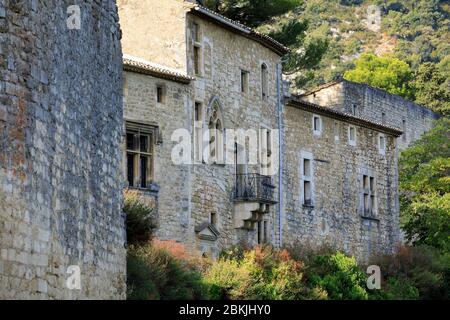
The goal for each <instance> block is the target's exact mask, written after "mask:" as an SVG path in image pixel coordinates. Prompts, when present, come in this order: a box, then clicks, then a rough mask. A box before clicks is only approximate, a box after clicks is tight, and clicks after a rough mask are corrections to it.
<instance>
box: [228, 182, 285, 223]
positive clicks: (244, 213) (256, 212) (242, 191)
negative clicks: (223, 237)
mask: <svg viewBox="0 0 450 320" xmlns="http://www.w3.org/2000/svg"><path fill="white" fill-rule="evenodd" d="M233 196H234V223H235V228H238V229H246V230H255V224H256V223H257V222H260V221H262V220H263V219H264V215H266V214H268V213H269V212H270V206H271V205H273V204H275V203H277V201H276V200H275V186H274V185H273V184H272V179H271V178H270V177H268V176H263V175H260V174H257V173H250V174H238V175H236V185H235V189H234V195H233Z"/></svg>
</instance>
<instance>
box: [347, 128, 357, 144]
mask: <svg viewBox="0 0 450 320" xmlns="http://www.w3.org/2000/svg"><path fill="white" fill-rule="evenodd" d="M352 129H353V130H354V132H355V139H351V130H352ZM347 131H348V145H349V146H352V147H356V143H357V141H358V130H357V128H356V126H354V125H349V126H348V130H347Z"/></svg>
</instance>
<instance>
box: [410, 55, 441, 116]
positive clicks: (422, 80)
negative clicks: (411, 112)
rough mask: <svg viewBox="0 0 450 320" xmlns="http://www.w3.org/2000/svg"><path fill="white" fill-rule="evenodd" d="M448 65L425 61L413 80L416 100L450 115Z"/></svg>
mask: <svg viewBox="0 0 450 320" xmlns="http://www.w3.org/2000/svg"><path fill="white" fill-rule="evenodd" d="M449 68H450V65H446V64H445V63H442V64H441V65H437V64H435V63H432V62H426V63H424V64H422V65H421V66H420V67H419V70H418V71H417V72H416V74H415V76H414V81H413V87H414V90H415V94H416V102H417V103H419V104H422V105H424V106H427V107H429V108H430V109H432V110H433V111H435V112H439V113H441V114H443V115H446V116H450V69H449Z"/></svg>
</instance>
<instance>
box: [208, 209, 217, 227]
mask: <svg viewBox="0 0 450 320" xmlns="http://www.w3.org/2000/svg"><path fill="white" fill-rule="evenodd" d="M209 223H210V224H212V225H213V226H215V227H217V214H216V213H215V212H211V214H210V216H209Z"/></svg>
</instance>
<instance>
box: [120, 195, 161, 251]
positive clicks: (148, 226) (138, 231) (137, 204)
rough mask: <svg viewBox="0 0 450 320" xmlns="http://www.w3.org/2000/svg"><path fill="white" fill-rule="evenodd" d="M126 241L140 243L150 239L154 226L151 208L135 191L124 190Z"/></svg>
mask: <svg viewBox="0 0 450 320" xmlns="http://www.w3.org/2000/svg"><path fill="white" fill-rule="evenodd" d="M123 211H124V213H125V214H126V228H127V242H128V243H129V244H140V243H145V242H148V241H150V239H151V237H152V233H153V229H154V228H155V219H154V216H153V209H152V208H151V207H150V206H149V205H148V204H146V203H144V201H143V200H142V199H141V198H140V197H139V194H138V193H137V192H136V191H130V190H126V191H125V192H124V207H123Z"/></svg>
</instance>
